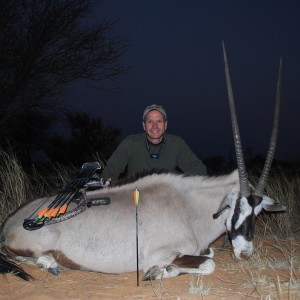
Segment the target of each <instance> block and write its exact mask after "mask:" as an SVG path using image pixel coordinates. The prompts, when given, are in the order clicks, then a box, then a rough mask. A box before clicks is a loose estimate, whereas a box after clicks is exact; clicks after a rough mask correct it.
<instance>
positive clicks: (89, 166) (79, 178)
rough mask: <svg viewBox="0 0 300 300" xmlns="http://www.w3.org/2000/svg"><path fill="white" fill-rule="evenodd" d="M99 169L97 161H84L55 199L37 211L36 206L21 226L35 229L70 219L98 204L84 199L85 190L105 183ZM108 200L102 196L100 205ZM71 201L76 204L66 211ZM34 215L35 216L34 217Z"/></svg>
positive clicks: (107, 202)
mask: <svg viewBox="0 0 300 300" xmlns="http://www.w3.org/2000/svg"><path fill="white" fill-rule="evenodd" d="M101 169H102V167H101V166H100V164H99V163H98V162H91V163H84V164H83V165H82V167H81V169H80V171H79V172H77V173H76V174H74V176H73V177H72V178H71V179H70V181H69V182H68V183H67V184H65V185H64V186H63V187H62V189H61V190H60V192H59V193H58V194H57V195H56V197H55V199H54V200H53V201H52V202H51V203H50V204H49V205H48V206H47V207H46V208H43V209H41V210H40V211H39V212H37V210H38V209H39V208H38V209H37V210H36V211H35V212H34V213H33V214H32V215H31V216H30V217H29V218H28V219H25V220H24V223H23V227H24V228H25V229H26V230H36V229H39V228H41V227H43V226H45V225H50V224H55V223H58V222H62V221H65V220H67V219H70V218H72V217H74V216H76V215H78V214H80V213H81V212H83V211H85V210H86V208H87V207H90V206H92V205H98V204H93V202H92V203H91V201H87V200H86V190H87V189H88V188H100V187H103V186H106V185H107V183H106V182H105V181H103V179H102V178H100V177H99V176H98V175H97V174H96V173H97V172H99V171H100V170H101ZM109 201H110V200H109V198H105V199H104V198H103V199H102V201H101V205H103V204H109ZM71 202H75V203H76V205H77V206H76V207H75V208H73V209H71V210H69V211H67V208H68V205H69V204H70V203H71ZM104 202H105V203H104ZM95 203H97V202H95ZM34 215H36V216H35V217H34ZM33 217H34V218H33Z"/></svg>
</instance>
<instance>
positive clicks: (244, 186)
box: [222, 42, 250, 197]
mask: <svg viewBox="0 0 300 300" xmlns="http://www.w3.org/2000/svg"><path fill="white" fill-rule="evenodd" d="M222 44H223V54H224V65H225V77H226V85H227V93H228V100H229V108H230V116H231V125H232V131H233V139H234V145H235V153H236V159H237V165H238V172H239V181H240V195H241V196H245V197H247V196H249V195H250V188H249V182H248V175H247V171H246V167H245V162H244V156H243V150H242V143H241V138H240V133H239V126H238V122H237V117H236V111H235V104H234V98H233V92H232V85H231V80H230V74H229V67H228V61H227V56H226V50H225V45H224V42H222Z"/></svg>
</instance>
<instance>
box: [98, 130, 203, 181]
mask: <svg viewBox="0 0 300 300" xmlns="http://www.w3.org/2000/svg"><path fill="white" fill-rule="evenodd" d="M148 144H149V147H147V144H146V135H145V133H140V134H135V135H130V136H128V137H127V138H125V139H124V140H123V141H122V143H121V144H120V145H119V146H118V148H117V149H116V150H115V152H114V153H113V154H112V156H111V157H110V159H109V160H108V162H107V165H106V167H105V168H104V170H103V173H102V177H103V178H111V179H112V182H114V181H116V180H117V179H118V178H119V176H120V174H121V173H122V172H123V171H124V170H125V168H126V166H127V168H128V175H134V174H136V173H137V172H142V171H147V170H148V171H150V170H152V169H164V170H167V171H176V170H177V168H179V169H180V170H181V171H182V172H183V173H185V174H188V175H206V166H205V165H204V164H203V163H202V161H201V160H200V159H199V158H198V157H197V156H196V155H195V154H194V153H193V152H192V150H191V149H190V148H189V147H188V145H187V144H186V143H185V141H184V140H183V139H182V138H180V137H179V136H176V135H173V134H168V133H165V135H164V142H162V143H160V144H158V145H154V144H151V143H148ZM158 153H159V157H158V158H157V159H153V158H151V154H158Z"/></svg>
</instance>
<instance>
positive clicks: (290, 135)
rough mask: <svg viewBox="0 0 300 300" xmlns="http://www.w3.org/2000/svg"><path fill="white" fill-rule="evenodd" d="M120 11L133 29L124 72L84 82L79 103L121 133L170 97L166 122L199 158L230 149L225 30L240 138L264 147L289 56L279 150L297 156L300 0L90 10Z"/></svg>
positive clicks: (155, 3) (256, 148) (75, 89)
mask: <svg viewBox="0 0 300 300" xmlns="http://www.w3.org/2000/svg"><path fill="white" fill-rule="evenodd" d="M103 16H108V17H109V18H110V19H112V20H118V24H117V25H116V26H115V31H116V32H118V33H119V34H121V35H123V36H125V37H128V40H129V47H128V50H127V54H126V56H125V57H124V62H125V63H128V64H131V65H133V66H134V69H132V70H131V71H130V73H129V74H128V75H125V76H123V77H121V78H119V79H118V81H116V82H114V83H113V84H112V85H111V84H105V83H102V85H103V87H114V88H118V92H109V91H101V90H97V89H94V88H92V87H91V86H90V85H89V84H88V83H86V82H80V83H76V85H74V86H72V87H71V88H70V90H69V91H68V93H67V94H66V97H65V99H66V102H67V103H69V104H70V103H71V104H72V106H73V107H74V109H75V110H79V111H83V112H88V113H91V114H92V115H93V116H95V117H102V119H103V121H104V123H105V124H106V125H112V126H114V127H117V128H120V129H121V130H122V138H124V137H125V136H127V135H128V134H132V133H137V132H140V131H141V130H142V127H141V120H142V113H143V110H144V109H145V107H146V106H147V105H150V104H153V103H156V104H161V105H163V106H164V107H165V109H166V111H167V115H168V119H169V125H168V131H169V132H170V133H174V134H178V135H180V136H181V137H183V138H184V139H185V141H186V142H187V143H188V144H189V145H190V147H191V148H192V149H193V150H194V152H195V153H196V154H198V156H199V157H200V158H205V157H207V156H214V155H223V156H227V155H228V153H229V149H230V147H231V146H232V140H233V138H232V133H231V123H230V118H229V110H228V104H227V102H228V100H227V91H226V86H225V76H224V64H223V56H222V40H224V42H225V46H226V49H227V55H228V59H229V66H230V72H231V79H232V84H233V92H234V97H235V101H236V106H237V113H238V121H239V124H240V133H241V138H242V145H243V147H244V148H248V147H251V149H252V152H253V154H263V155H265V153H266V151H267V148H268V143H269V137H270V134H271V125H272V118H273V108H274V99H275V93H276V83H277V75H278V66H279V59H280V57H281V56H282V59H283V81H282V98H281V99H282V102H281V104H282V105H281V115H280V125H279V136H278V144H277V150H276V156H277V157H278V158H283V159H290V158H295V157H297V158H299V157H300V143H299V135H300V126H299V115H300V105H299V102H300V17H299V16H300V1H298V0H295V1H293V0H285V1H277V0H273V1H269V0H264V1H262V0H253V1H245V0H236V1H233V0H226V1H224V0H216V1H215V0H185V1H184V0H181V1H179V0H151V1H150V0H148V1H147V0H144V1H141V0H110V1H108V0H107V1H103V2H102V4H101V5H98V6H97V9H96V10H95V11H94V17H95V18H99V19H101V18H102V17H103Z"/></svg>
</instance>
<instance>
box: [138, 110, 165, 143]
mask: <svg viewBox="0 0 300 300" xmlns="http://www.w3.org/2000/svg"><path fill="white" fill-rule="evenodd" d="M167 124H168V122H167V121H165V118H164V116H163V114H162V113H161V112H159V111H158V110H150V111H149V112H148V114H147V115H146V118H145V122H143V127H144V130H145V132H146V134H147V136H148V139H149V141H150V142H151V143H153V144H158V143H160V142H161V141H162V138H163V136H164V133H165V131H166V129H167Z"/></svg>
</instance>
